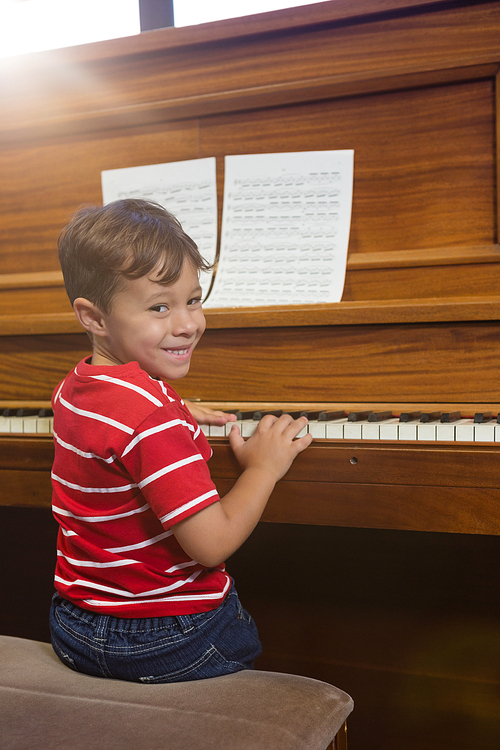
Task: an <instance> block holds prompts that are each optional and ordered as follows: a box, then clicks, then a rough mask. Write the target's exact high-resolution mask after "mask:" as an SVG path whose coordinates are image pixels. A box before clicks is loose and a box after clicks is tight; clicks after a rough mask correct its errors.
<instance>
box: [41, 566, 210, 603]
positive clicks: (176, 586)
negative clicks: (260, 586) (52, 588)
mask: <svg viewBox="0 0 500 750" xmlns="http://www.w3.org/2000/svg"><path fill="white" fill-rule="evenodd" d="M202 572H203V571H202V570H195V572H194V573H192V574H191V575H190V576H189V578H180V579H179V580H178V581H175V583H171V584H170V585H169V586H161V587H160V588H157V589H151V591H141V592H140V593H138V594H134V593H132V591H125V589H115V588H113V587H112V586H103V585H102V584H99V583H95V582H94V581H85V580H82V579H81V578H77V579H76V580H74V581H65V580H64V578H61V577H60V576H57V575H56V576H54V580H56V581H57V582H58V583H62V584H64V585H65V586H86V587H88V588H89V589H96V590H97V591H105V592H107V593H109V594H119V595H120V596H124V597H127V598H128V599H136V598H137V597H139V596H154V595H155V594H166V593H167V592H168V591H175V589H179V588H181V587H182V586H184V585H185V584H186V583H192V582H193V581H194V580H195V579H196V578H198V576H199V575H200V573H202Z"/></svg>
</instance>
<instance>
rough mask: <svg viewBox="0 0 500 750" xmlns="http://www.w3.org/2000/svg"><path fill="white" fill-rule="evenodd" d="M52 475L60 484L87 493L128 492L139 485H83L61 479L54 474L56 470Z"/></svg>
mask: <svg viewBox="0 0 500 750" xmlns="http://www.w3.org/2000/svg"><path fill="white" fill-rule="evenodd" d="M51 477H52V479H55V481H56V482H59V484H62V485H64V486H65V487H69V488H70V489H71V490H79V491H80V492H87V493H92V492H96V493H98V494H101V495H105V494H108V493H112V492H127V491H128V490H133V489H135V488H136V487H137V485H136V484H122V485H120V487H82V486H81V485H79V484H74V483H73V482H67V481H66V479H61V477H58V476H57V474H54V472H52V474H51Z"/></svg>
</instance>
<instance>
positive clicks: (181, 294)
mask: <svg viewBox="0 0 500 750" xmlns="http://www.w3.org/2000/svg"><path fill="white" fill-rule="evenodd" d="M156 278H157V272H155V271H153V272H152V273H151V274H150V275H149V276H143V277H141V278H139V279H133V280H126V281H125V285H124V287H123V288H122V289H121V290H120V291H119V292H118V293H117V294H116V295H115V297H114V298H113V301H112V304H111V311H110V312H109V313H106V314H104V313H102V314H101V326H102V332H99V334H98V335H95V333H94V337H93V338H94V354H93V356H92V364H94V365H122V364H126V363H127V362H133V361H137V362H139V365H140V366H141V367H142V369H143V370H145V371H146V372H147V373H148V374H149V375H151V377H154V378H160V379H161V380H166V381H170V380H178V379H179V378H182V377H184V376H185V375H187V373H188V371H189V365H190V362H191V355H192V353H193V350H194V348H195V346H196V344H197V343H198V341H199V340H200V338H201V336H202V334H203V332H204V330H205V316H204V315H203V310H202V307H201V288H200V283H199V280H198V273H197V271H196V269H195V268H194V267H193V266H192V265H191V264H190V263H189V262H186V263H185V264H184V267H183V269H182V273H181V275H180V276H179V278H178V280H177V281H176V282H174V283H173V284H170V285H168V286H166V285H165V284H159V283H157V281H156V280H155V279H156Z"/></svg>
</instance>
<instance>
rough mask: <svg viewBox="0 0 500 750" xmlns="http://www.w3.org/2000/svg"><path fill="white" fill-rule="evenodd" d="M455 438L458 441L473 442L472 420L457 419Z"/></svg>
mask: <svg viewBox="0 0 500 750" xmlns="http://www.w3.org/2000/svg"><path fill="white" fill-rule="evenodd" d="M455 440H456V441H457V442H460V443H473V442H474V420H473V419H459V420H458V422H456V423H455Z"/></svg>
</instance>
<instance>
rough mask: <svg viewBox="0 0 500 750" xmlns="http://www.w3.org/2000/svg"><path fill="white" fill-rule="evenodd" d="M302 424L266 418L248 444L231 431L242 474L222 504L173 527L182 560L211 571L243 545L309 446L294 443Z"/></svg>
mask: <svg viewBox="0 0 500 750" xmlns="http://www.w3.org/2000/svg"><path fill="white" fill-rule="evenodd" d="M304 422H305V418H304V417H301V418H300V419H297V420H294V419H292V417H290V416H288V415H283V416H282V417H280V418H279V419H277V418H276V417H273V416H270V415H268V416H266V417H264V418H263V419H262V420H261V421H260V423H259V425H258V427H257V430H256V431H255V432H254V434H253V435H252V437H250V438H249V439H248V440H246V441H245V440H243V438H242V437H241V435H240V431H239V429H238V428H237V427H233V429H232V430H231V433H230V435H229V441H230V443H231V448H232V449H233V452H234V454H235V455H236V458H237V459H238V462H239V463H240V465H241V466H242V468H243V472H242V474H241V475H240V477H239V478H238V480H237V481H236V483H235V485H234V486H233V488H232V489H231V490H230V491H229V492H228V493H227V494H226V495H224V497H223V498H221V500H220V502H217V503H214V504H213V505H210V506H208V507H207V508H204V509H203V510H200V511H199V512H198V513H195V514H194V515H192V516H190V517H189V518H186V519H184V520H183V521H180V522H179V523H178V524H176V525H175V526H173V529H172V530H173V532H174V535H175V537H176V539H177V541H178V542H179V544H180V545H181V547H182V548H183V550H184V552H186V554H188V555H190V556H191V557H192V558H193V559H194V560H196V561H197V562H199V563H201V564H202V565H204V566H206V567H209V568H213V567H217V565H220V564H221V563H223V562H224V561H225V560H226V559H227V558H228V557H230V555H232V554H233V552H235V551H236V550H237V549H238V548H239V547H240V546H241V545H242V544H243V542H244V541H245V539H247V537H248V536H249V535H250V534H251V532H252V531H253V529H254V528H255V526H256V525H257V523H258V521H259V520H260V517H261V515H262V513H263V511H264V508H265V507H266V503H267V501H268V500H269V497H270V495H271V492H272V491H273V488H274V485H275V484H276V482H277V481H278V480H279V479H281V477H283V476H284V475H285V474H286V472H287V471H288V469H289V468H290V466H291V464H292V462H293V461H294V459H295V458H296V456H297V455H298V454H299V453H300V452H301V451H303V450H304V449H305V448H307V446H308V445H309V444H310V443H311V440H312V436H311V435H305V436H304V437H301V438H297V439H295V438H296V435H297V434H298V433H299V432H300V430H302V429H303V427H304Z"/></svg>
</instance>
